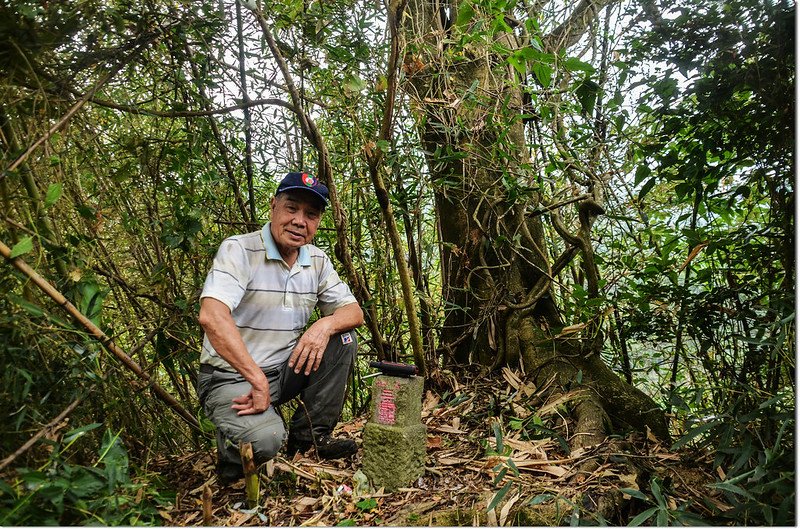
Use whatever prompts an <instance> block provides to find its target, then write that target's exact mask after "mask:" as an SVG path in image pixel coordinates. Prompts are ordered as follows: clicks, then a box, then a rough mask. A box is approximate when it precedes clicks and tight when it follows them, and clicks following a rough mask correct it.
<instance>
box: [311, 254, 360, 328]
mask: <svg viewBox="0 0 800 529" xmlns="http://www.w3.org/2000/svg"><path fill="white" fill-rule="evenodd" d="M351 303H356V298H355V296H353V293H352V292H350V287H348V286H347V285H346V284H345V283H344V281H342V280H341V279H339V274H337V273H336V270H335V269H334V268H333V265H332V264H331V261H330V259H328V258H326V259H325V260H324V262H323V265H322V270H321V272H320V282H319V288H318V289H317V307H318V308H319V311H320V312H321V313H322V315H323V316H330V315H331V314H333V313H334V311H336V309H338V308H339V307H344V306H345V305H349V304H351Z"/></svg>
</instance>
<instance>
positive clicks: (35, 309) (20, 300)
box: [6, 294, 44, 317]
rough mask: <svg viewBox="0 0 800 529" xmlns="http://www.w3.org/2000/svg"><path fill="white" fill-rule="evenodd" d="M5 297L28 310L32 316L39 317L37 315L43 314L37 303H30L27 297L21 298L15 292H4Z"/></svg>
mask: <svg viewBox="0 0 800 529" xmlns="http://www.w3.org/2000/svg"><path fill="white" fill-rule="evenodd" d="M6 297H7V298H8V299H9V300H10V301H11V302H12V303H14V304H15V305H17V306H18V307H20V308H21V309H24V310H25V311H26V312H28V313H29V314H31V315H33V316H36V317H39V316H42V315H44V311H43V310H42V309H41V308H40V307H39V306H38V305H34V304H33V303H31V302H30V301H28V300H27V299H24V298H21V297H19V296H17V295H16V294H6Z"/></svg>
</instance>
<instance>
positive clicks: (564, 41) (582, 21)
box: [542, 0, 616, 51]
mask: <svg viewBox="0 0 800 529" xmlns="http://www.w3.org/2000/svg"><path fill="white" fill-rule="evenodd" d="M615 1H616V0H581V2H580V3H579V4H578V5H577V7H575V9H574V10H573V11H572V13H570V15H569V17H568V18H567V20H565V21H564V22H563V23H562V24H561V25H559V26H558V27H557V28H556V29H554V30H553V31H552V32H550V34H549V35H546V36H545V37H544V38H543V39H542V42H543V43H544V47H545V49H546V50H548V51H557V50H561V49H567V48H569V47H570V46H572V45H573V44H576V43H577V42H578V41H579V40H581V37H583V35H584V33H586V28H588V27H589V26H590V25H591V24H592V23H593V22H594V21H595V20H596V19H597V14H598V13H599V12H600V10H601V9H603V8H604V7H605V6H607V5H609V4H611V3H613V2H615Z"/></svg>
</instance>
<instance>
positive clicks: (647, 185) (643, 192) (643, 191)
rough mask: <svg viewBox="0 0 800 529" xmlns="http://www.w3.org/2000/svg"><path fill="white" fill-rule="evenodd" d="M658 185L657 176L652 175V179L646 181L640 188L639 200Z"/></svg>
mask: <svg viewBox="0 0 800 529" xmlns="http://www.w3.org/2000/svg"><path fill="white" fill-rule="evenodd" d="M654 185H656V177H655V176H654V177H652V178H651V179H650V180H648V181H647V182H645V183H644V185H643V186H642V189H640V190H639V200H642V199H643V198H644V197H645V195H646V194H647V193H649V192H650V190H651V189H653V186H654Z"/></svg>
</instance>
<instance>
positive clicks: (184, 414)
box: [0, 242, 200, 430]
mask: <svg viewBox="0 0 800 529" xmlns="http://www.w3.org/2000/svg"><path fill="white" fill-rule="evenodd" d="M0 254H2V255H3V257H5V258H6V259H8V260H9V261H10V262H11V264H12V265H14V267H15V268H16V269H17V270H19V271H20V272H22V273H23V274H25V275H26V276H28V278H29V279H30V280H31V281H32V282H33V283H34V284H35V285H36V286H37V287H39V288H40V289H41V290H42V291H43V292H44V293H45V294H47V295H48V296H50V298H51V299H52V300H53V301H55V302H56V303H57V304H58V305H59V306H60V307H63V308H64V310H66V311H67V312H68V313H69V315H70V316H72V317H73V318H75V319H76V320H77V321H78V323H80V324H81V325H82V326H83V327H84V328H85V329H86V330H87V331H89V334H91V335H92V337H94V338H95V339H96V340H97V341H99V342H100V343H101V344H103V346H104V347H105V348H106V349H108V351H109V352H111V354H113V355H114V356H115V357H117V359H118V360H119V361H120V362H122V364H123V365H124V366H125V367H127V368H128V369H129V370H130V371H133V372H134V373H135V374H136V376H137V377H139V378H140V379H142V380H143V381H144V382H146V383H147V385H148V386H150V388H152V390H153V393H155V394H156V397H158V398H159V399H161V401H162V402H164V403H165V404H166V405H167V406H169V407H170V408H172V409H173V411H175V412H176V413H177V414H178V415H179V416H180V417H181V418H182V419H183V420H184V421H185V422H186V424H188V425H189V426H192V427H194V428H197V429H198V430H199V429H200V424H199V423H198V422H197V419H195V417H194V415H192V414H191V413H189V412H188V411H186V409H185V408H184V407H183V406H181V404H180V403H179V402H178V401H177V400H176V399H175V397H173V396H172V395H171V394H169V393H168V392H167V391H166V390H165V389H164V388H162V387H161V386H160V385H158V383H157V382H155V381H154V380H153V379H152V377H151V376H150V374H149V373H147V372H146V371H145V370H144V369H142V368H141V366H140V365H139V364H137V363H136V362H135V361H134V360H133V359H132V358H131V357H130V356H128V355H127V354H126V353H125V352H124V351H123V350H122V349H120V348H119V346H117V344H115V343H114V342H113V341H112V340H111V338H110V337H109V336H108V335H107V334H105V333H104V332H103V331H102V330H101V329H100V328H99V327H98V326H97V325H95V324H94V323H92V321H91V320H89V318H87V317H86V316H84V315H83V314H82V313H81V311H79V310H78V308H77V307H75V305H73V304H72V303H70V302H69V300H68V299H67V298H65V297H64V295H63V294H61V292H59V291H58V290H56V288H55V287H54V286H53V285H51V284H50V283H49V282H48V281H47V280H46V279H45V278H43V277H42V276H40V275H39V274H38V273H37V272H36V271H35V270H34V269H33V268H31V267H30V266H29V265H28V264H27V263H26V262H25V261H23V260H22V259H20V258H19V257H15V258H13V259H12V258H11V249H10V248H9V247H8V246H6V245H5V244H4V243H3V242H0Z"/></svg>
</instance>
